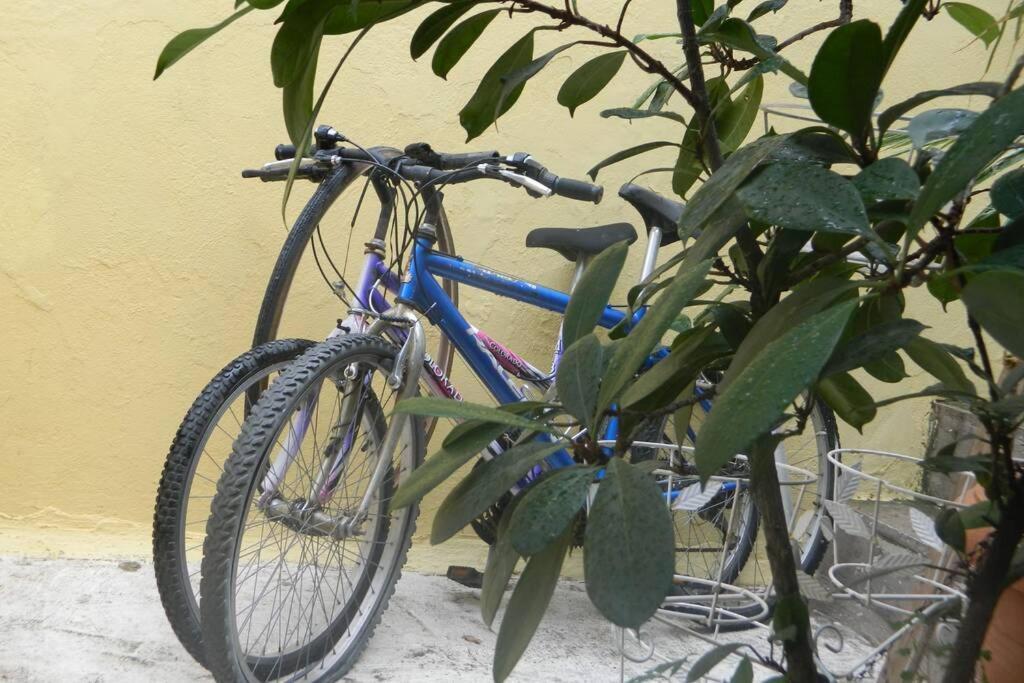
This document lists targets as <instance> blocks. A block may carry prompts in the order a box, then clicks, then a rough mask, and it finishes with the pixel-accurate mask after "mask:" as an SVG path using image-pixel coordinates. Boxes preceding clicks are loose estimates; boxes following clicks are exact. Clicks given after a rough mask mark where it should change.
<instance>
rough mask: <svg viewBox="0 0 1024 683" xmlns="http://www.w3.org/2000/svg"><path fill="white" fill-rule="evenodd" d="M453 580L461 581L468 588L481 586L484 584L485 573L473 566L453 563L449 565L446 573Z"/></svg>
mask: <svg viewBox="0 0 1024 683" xmlns="http://www.w3.org/2000/svg"><path fill="white" fill-rule="evenodd" d="M446 576H447V577H448V578H449V579H450V580H451V581H454V582H455V583H460V584H462V585H463V586H465V587H466V588H481V587H483V585H484V574H483V572H479V571H477V570H476V569H474V568H473V567H463V566H460V565H457V564H453V565H451V566H449V567H448V573H447V575H446Z"/></svg>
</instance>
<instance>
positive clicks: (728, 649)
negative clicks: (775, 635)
mask: <svg viewBox="0 0 1024 683" xmlns="http://www.w3.org/2000/svg"><path fill="white" fill-rule="evenodd" d="M744 645H745V644H744V643H726V644H725V645H718V646H716V647H713V648H711V649H710V650H708V651H707V652H705V653H704V654H703V655H701V657H700V659H698V660H697V661H696V662H694V663H693V666H691V667H690V670H689V671H687V672H686V683H693V681H699V680H700V679H701V678H703V677H704V676H707V675H708V674H709V673H711V670H712V669H714V668H715V667H716V666H718V665H719V664H721V663H722V662H723V661H725V658H726V657H728V656H729V655H731V654H733V653H734V652H736V651H737V650H739V649H740V648H741V647H744Z"/></svg>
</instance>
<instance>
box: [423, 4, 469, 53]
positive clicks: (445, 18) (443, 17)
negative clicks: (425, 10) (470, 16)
mask: <svg viewBox="0 0 1024 683" xmlns="http://www.w3.org/2000/svg"><path fill="white" fill-rule="evenodd" d="M476 4H477V3H476V0H468V1H467V2H453V3H451V4H450V5H442V7H441V9H439V10H437V11H436V12H431V14H430V15H429V16H428V17H427V18H426V19H424V20H423V21H422V22H421V23H420V25H419V26H417V27H416V31H415V33H413V34H412V40H410V41H409V54H410V55H411V56H412V58H413V59H419V58H420V57H422V56H423V54H424V53H426V51H427V50H429V49H430V46H431V45H433V44H434V43H436V42H437V40H438V39H439V38H440V37H441V36H443V35H444V33H445V31H447V30H448V29H449V28H451V25H452V24H454V23H455V22H456V21H457V20H458V19H459V17H461V16H462V15H463V14H465V13H466V12H468V11H469V10H471V9H472V8H473V7H474V6H475V5H476Z"/></svg>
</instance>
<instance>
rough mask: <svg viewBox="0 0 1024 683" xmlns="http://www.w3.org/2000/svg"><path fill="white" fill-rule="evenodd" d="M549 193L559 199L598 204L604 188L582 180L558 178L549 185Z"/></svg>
mask: <svg viewBox="0 0 1024 683" xmlns="http://www.w3.org/2000/svg"><path fill="white" fill-rule="evenodd" d="M551 191H552V192H554V193H555V194H557V195H558V196H560V197H567V198H569V199H577V200H579V201H581V202H594V203H595V204H599V203H600V202H601V198H602V197H604V188H603V187H601V186H600V185H592V184H591V183H588V182H586V181H584V180H573V179H572V178H558V179H557V180H555V182H554V183H553V184H552V185H551Z"/></svg>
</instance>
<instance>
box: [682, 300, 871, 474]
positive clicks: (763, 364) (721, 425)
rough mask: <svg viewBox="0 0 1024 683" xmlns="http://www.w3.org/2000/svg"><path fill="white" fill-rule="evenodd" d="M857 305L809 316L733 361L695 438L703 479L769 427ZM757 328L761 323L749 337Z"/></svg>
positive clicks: (815, 368) (809, 376) (811, 374)
mask: <svg viewBox="0 0 1024 683" xmlns="http://www.w3.org/2000/svg"><path fill="white" fill-rule="evenodd" d="M855 307H856V302H854V301H848V302H844V303H841V304H837V305H836V306H833V307H832V308H828V309H825V310H824V311H823V312H821V313H818V314H816V315H813V316H811V317H810V318H808V319H807V320H806V321H804V322H802V323H801V324H799V325H797V326H795V327H794V328H792V329H791V330H788V331H787V332H785V333H783V334H782V335H780V336H779V337H778V338H776V339H774V340H772V341H771V342H769V343H768V344H766V345H765V346H764V347H763V348H762V349H760V351H759V352H758V353H757V355H756V356H754V358H753V359H752V360H751V361H750V362H749V363H748V364H747V365H746V366H745V367H742V368H737V369H736V371H734V370H733V367H734V366H735V360H734V361H733V365H732V366H730V369H729V370H727V371H726V374H727V375H729V374H731V373H735V374H734V377H733V378H732V380H731V381H730V383H729V384H728V386H726V387H725V389H724V390H723V391H722V392H721V393H720V394H719V395H718V396H717V397H716V398H715V407H714V409H713V410H712V411H711V412H710V413H709V414H708V416H707V419H705V421H704V424H703V425H702V426H701V430H700V433H699V435H698V438H697V448H696V450H695V452H694V460H696V463H697V470H698V471H699V472H700V475H701V478H702V480H705V481H706V480H707V478H708V477H710V476H711V475H712V474H714V473H715V472H717V471H718V470H719V469H721V468H722V466H723V465H724V464H725V463H727V462H729V461H730V460H731V459H732V458H733V457H735V456H736V455H737V454H738V453H741V452H742V451H743V450H744V449H746V448H747V447H749V446H750V444H751V443H752V442H753V441H754V439H755V438H757V437H758V436H760V435H761V434H764V433H766V432H768V431H770V430H771V428H772V427H773V426H774V424H775V423H776V421H777V420H778V419H779V417H780V416H781V415H782V413H783V411H784V410H785V409H786V406H788V405H789V403H790V402H791V401H792V400H793V399H794V398H796V397H797V396H798V395H799V394H800V393H801V392H802V391H804V390H805V389H806V388H807V386H808V385H809V384H810V383H811V380H813V379H814V378H815V377H816V376H817V375H818V372H819V371H820V370H821V368H822V367H823V366H824V365H825V362H826V361H827V360H828V358H829V356H831V355H832V349H833V348H834V347H835V345H836V343H837V342H838V341H839V337H840V335H841V334H842V331H843V328H844V327H845V326H846V322H847V321H848V320H849V318H850V314H851V313H852V312H853V309H854V308H855ZM758 324H760V323H758ZM756 330H757V325H755V326H754V329H753V330H752V331H751V334H750V335H748V337H747V338H748V339H750V338H751V337H752V336H753V335H754V334H755V331H756Z"/></svg>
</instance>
